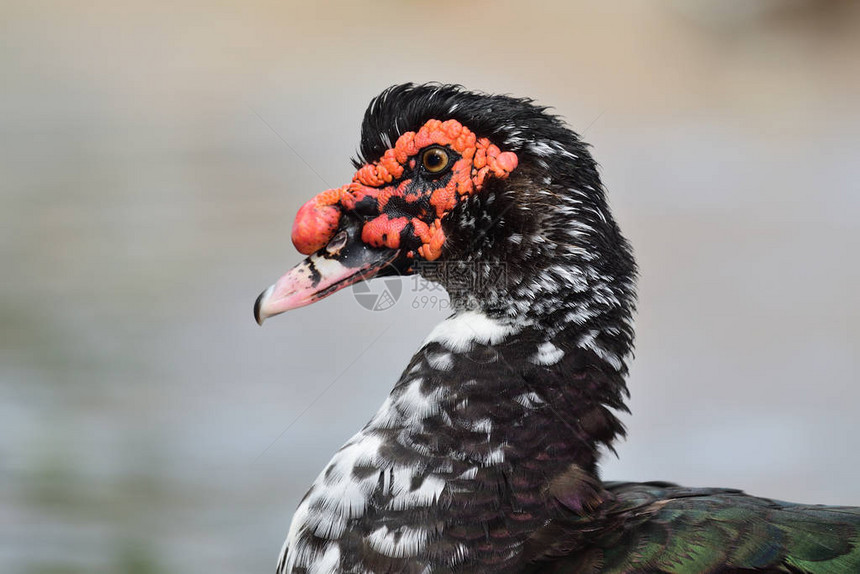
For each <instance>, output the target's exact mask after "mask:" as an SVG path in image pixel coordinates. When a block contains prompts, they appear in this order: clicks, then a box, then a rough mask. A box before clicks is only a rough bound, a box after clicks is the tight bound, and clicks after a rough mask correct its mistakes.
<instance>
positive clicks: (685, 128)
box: [0, 0, 860, 574]
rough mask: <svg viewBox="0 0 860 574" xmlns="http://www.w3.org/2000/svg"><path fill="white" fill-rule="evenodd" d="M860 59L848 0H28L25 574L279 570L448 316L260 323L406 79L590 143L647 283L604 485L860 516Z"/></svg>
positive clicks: (19, 410)
mask: <svg viewBox="0 0 860 574" xmlns="http://www.w3.org/2000/svg"><path fill="white" fill-rule="evenodd" d="M858 56H860V5H858V3H855V2H851V1H848V0H846V1H840V0H806V1H804V0H770V1H766V0H731V1H727V0H659V1H645V0H639V1H625V2H614V1H611V2H603V3H597V2H571V1H569V0H564V1H562V0H559V1H556V2H509V1H493V2H489V1H457V2H455V1H449V0H437V1H435V2H414V1H402V0H401V1H393V0H387V1H379V2H373V3H370V2H367V3H331V2H316V3H311V2H293V1H291V0H279V1H270V2H259V1H246V2H238V1H227V0H222V1H208V2H207V1H200V2H195V1H180V2H176V3H174V4H173V5H172V6H171V7H165V5H163V4H161V3H153V2H142V1H140V2H139V1H136V0H125V1H122V2H108V1H103V0H95V1H89V2H64V1H59V2H57V1H52V2H44V1H40V0H26V1H20V0H12V1H11V2H10V1H8V0H7V1H6V2H3V4H2V7H0V78H2V79H1V80H0V85H2V88H0V110H2V113H0V201H2V208H0V237H2V240H0V253H2V270H3V271H2V281H0V294H2V300H0V315H2V333H0V353H2V362H0V483H2V488H0V571H2V572H10V573H15V572H22V573H27V574H30V573H41V574H48V573H51V574H53V573H57V574H59V573H62V574H75V573H84V572H86V573H107V572H128V573H133V574H138V573H167V572H182V573H191V574H194V573H204V572H205V573H214V572H225V573H227V572H272V571H273V569H274V564H275V559H276V557H277V554H278V550H279V548H280V546H281V543H282V541H283V538H284V535H285V533H286V530H287V527H288V524H289V520H290V517H291V515H292V512H293V509H294V508H295V506H296V504H297V503H298V500H299V498H300V497H301V495H302V494H303V493H304V492H305V490H306V488H307V487H308V485H309V484H310V482H311V481H312V480H313V478H314V477H315V476H316V474H317V473H318V472H319V470H320V469H321V468H322V467H323V465H324V464H325V463H326V461H327V460H328V459H329V458H330V456H331V455H332V453H333V452H334V451H335V450H336V449H337V448H338V447H339V446H340V445H341V444H342V443H343V442H344V441H345V440H346V439H347V438H348V437H349V436H351V435H352V434H353V433H354V432H355V431H356V430H358V429H359V428H360V427H361V426H362V425H363V424H364V423H365V422H366V421H367V420H368V419H369V418H370V416H371V415H372V413H373V412H374V411H375V409H376V408H377V406H378V405H379V404H381V402H382V401H383V399H384V397H385V396H386V394H387V393H388V390H389V389H390V387H391V386H392V384H393V383H394V381H395V380H396V378H397V377H398V375H399V374H400V371H401V370H402V368H403V367H404V366H405V364H406V362H407V361H408V359H409V357H410V356H411V354H412V353H413V351H414V350H416V349H417V347H418V345H419V344H420V341H421V340H422V339H423V337H424V336H425V335H426V334H427V332H428V331H429V330H430V328H431V327H432V325H434V324H435V323H436V322H438V321H439V320H441V319H442V318H443V317H444V316H445V315H446V314H447V312H446V311H445V310H444V309H440V308H439V306H438V305H437V306H435V307H433V308H423V309H419V310H416V309H413V308H412V307H413V304H412V302H413V301H414V297H415V293H413V292H411V291H410V283H408V281H407V282H405V283H404V289H403V293H402V295H401V298H400V299H399V300H398V302H397V304H396V305H394V306H392V307H391V308H390V309H388V310H386V311H378V312H371V311H368V310H367V309H365V308H364V307H363V306H362V305H360V304H358V303H357V301H356V299H355V297H354V295H353V294H352V293H350V291H349V290H345V291H343V292H341V293H338V294H337V295H335V296H333V297H331V298H330V299H327V300H326V301H325V302H323V303H320V304H317V305H314V306H312V307H308V308H304V309H301V310H297V311H294V312H292V313H291V314H289V315H286V316H283V317H278V318H277V319H274V320H272V321H271V322H269V323H267V324H266V326H265V328H262V329H261V328H259V327H258V326H257V325H256V324H255V323H254V321H253V319H252V313H251V310H252V305H253V302H254V299H255V297H256V296H257V294H258V293H259V292H260V291H261V290H262V289H263V288H265V287H266V286H268V285H269V284H270V283H271V282H272V281H274V280H275V279H276V278H277V277H278V276H280V274H281V273H283V272H284V271H285V270H286V269H287V268H288V267H290V266H291V265H292V264H294V263H295V262H297V261H298V260H299V256H298V254H297V253H296V252H295V250H294V249H293V247H292V245H291V243H290V241H289V233H290V226H291V223H292V219H293V216H294V214H295V212H296V210H297V209H298V207H299V206H300V205H301V204H302V203H303V202H304V201H305V200H307V199H308V198H310V197H311V196H312V195H313V194H315V193H317V192H318V191H321V190H323V189H326V188H329V187H334V186H337V185H341V184H342V183H345V182H347V181H349V178H350V177H351V174H352V169H351V167H350V164H349V161H348V160H349V158H350V157H351V155H352V154H353V152H354V150H355V148H356V146H357V144H358V136H359V130H358V128H359V124H360V121H361V116H362V113H363V111H364V108H365V106H366V105H367V103H368V101H369V100H370V98H371V97H373V96H374V95H375V94H377V93H378V92H379V91H381V90H382V89H383V88H385V87H387V86H389V85H391V84H394V83H399V82H403V81H415V82H423V81H429V80H441V81H445V82H458V83H462V84H464V85H466V86H467V87H469V88H473V89H481V90H486V91H493V92H507V93H511V94H515V95H519V96H531V97H533V98H536V99H537V100H538V102H540V103H542V104H545V105H551V106H554V107H555V110H556V111H557V113H559V114H561V115H563V116H564V117H566V118H567V120H568V121H569V123H570V124H571V126H573V128H574V129H575V130H577V131H578V132H580V133H581V134H583V136H584V138H585V139H586V140H587V141H589V142H591V143H592V144H593V145H594V154H595V156H596V158H597V159H598V161H599V162H600V163H601V166H602V173H603V175H604V178H605V182H606V185H607V187H608V189H609V193H610V197H611V202H612V206H613V209H614V212H615V214H616V216H617V218H618V219H619V221H620V223H621V225H622V227H623V229H624V230H625V232H626V234H627V235H628V237H629V238H630V239H631V241H632V242H633V244H634V246H635V248H636V253H637V255H638V259H639V263H640V266H641V271H642V277H641V283H640V285H641V286H640V311H639V315H638V345H637V359H636V361H635V363H634V364H633V368H632V372H631V380H630V389H631V392H632V400H631V408H632V411H633V415H632V416H625V417H624V420H625V421H626V423H627V425H628V427H629V436H630V438H629V440H627V441H626V442H624V443H622V444H621V445H620V448H619V455H620V458H619V459H615V458H614V457H612V456H609V457H607V460H606V464H605V467H604V468H605V476H606V477H607V478H610V479H630V480H648V479H664V480H672V481H676V482H682V483H686V484H689V485H698V486H732V487H739V488H743V489H746V490H747V491H749V492H751V493H754V494H761V495H767V496H770V497H774V498H783V499H790V500H797V501H801V502H817V503H830V504H854V505H860V438H858V431H860V422H858V415H857V412H858V399H860V387H858V383H860V353H858V351H860V269H858V266H857V259H858V258H857V251H858V249H860V226H858V218H860V161H858V152H860V144H858V135H860V106H858V96H860V66H858Z"/></svg>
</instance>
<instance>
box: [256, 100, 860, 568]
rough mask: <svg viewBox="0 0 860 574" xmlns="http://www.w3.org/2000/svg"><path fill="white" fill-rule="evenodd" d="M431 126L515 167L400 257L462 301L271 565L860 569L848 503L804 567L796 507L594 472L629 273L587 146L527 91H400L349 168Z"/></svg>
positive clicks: (368, 122)
mask: <svg viewBox="0 0 860 574" xmlns="http://www.w3.org/2000/svg"><path fill="white" fill-rule="evenodd" d="M431 119H438V120H443V121H444V120H448V119H455V120H457V121H459V122H460V123H462V124H463V125H464V126H467V127H468V128H469V129H471V130H472V131H473V132H474V133H475V134H477V136H478V137H486V138H489V140H490V141H492V142H495V143H496V144H497V145H498V146H499V148H501V149H502V150H503V151H511V152H513V153H515V154H516V155H517V157H518V158H519V165H518V167H517V169H516V170H514V171H513V173H511V175H510V177H508V178H507V179H496V180H492V179H491V180H489V181H488V183H487V185H486V186H485V187H484V189H483V190H482V191H481V193H479V194H475V195H473V196H470V197H466V198H463V200H462V201H461V202H460V203H459V204H458V205H457V206H456V207H455V208H454V209H453V211H452V212H451V213H449V214H448V215H447V217H446V219H445V220H444V222H443V226H444V229H445V235H446V237H447V241H446V243H445V246H444V251H443V256H442V257H441V258H439V259H438V260H436V261H423V262H420V261H418V262H411V263H410V267H409V269H410V271H411V272H415V273H421V274H422V275H424V276H425V277H427V278H428V279H431V280H436V281H439V282H441V283H442V285H443V286H444V287H445V288H446V289H447V290H448V292H449V293H450V295H451V300H452V304H453V307H454V309H455V313H454V315H452V316H451V317H450V318H449V319H447V320H446V321H444V322H443V323H441V324H440V325H439V326H438V327H436V329H434V330H433V331H432V332H431V333H430V335H429V336H428V337H427V339H426V341H425V342H424V344H423V345H422V347H421V348H420V350H419V351H418V352H417V353H416V354H415V356H414V357H413V359H412V361H411V362H410V363H409V365H408V366H407V367H406V370H405V371H404V373H403V375H402V376H401V377H400V379H399V380H398V381H397V382H396V384H395V385H394V388H393V390H392V391H391V394H390V396H389V397H388V399H387V400H386V401H385V403H384V404H383V405H382V407H381V408H380V409H379V411H378V412H377V413H376V414H375V415H374V416H373V418H372V419H371V420H370V422H368V423H367V425H366V426H365V427H364V428H363V429H362V430H361V431H360V432H359V433H358V434H356V435H355V436H354V437H353V438H352V439H350V440H349V441H348V442H347V444H346V445H345V446H344V447H343V448H342V449H341V450H339V451H338V452H337V453H336V454H335V456H334V458H333V459H332V461H331V462H330V463H329V464H328V466H327V467H326V468H325V469H324V470H323V471H322V473H321V474H320V475H319V477H318V478H317V479H316V481H315V482H314V483H313V485H312V486H311V488H310V490H309V491H308V493H307V495H306V496H305V498H304V499H303V500H302V502H301V504H300V506H299V508H298V510H297V511H296V513H295V515H294V517H293V521H292V525H291V527H290V531H289V535H288V537H287V540H286V542H285V544H284V547H283V549H282V552H281V555H280V559H279V561H278V566H277V570H278V572H279V573H293V572H296V573H309V574H324V573H329V572H374V573H382V572H407V573H424V572H484V571H492V572H497V573H504V572H538V571H541V572H544V571H545V572H604V571H605V572H724V571H738V572H742V571H750V572H751V571H753V570H756V571H773V572H806V571H810V572H819V571H820V572H848V571H860V556H858V551H857V550H856V548H857V542H858V540H857V530H858V525H860V515H858V511H857V510H856V509H826V508H815V509H813V510H814V511H815V512H816V513H817V514H816V515H815V517H814V521H816V524H826V525H829V526H828V527H829V528H832V529H837V530H839V532H841V533H842V535H844V536H843V538H844V539H842V542H840V544H841V545H839V547H838V548H835V547H833V546H834V545H833V544H829V546H828V545H827V544H825V546H828V548H823V549H822V548H818V547H817V546H816V545H815V543H814V541H809V540H807V539H804V540H807V542H808V543H809V545H810V548H811V547H814V548H812V550H810V548H807V547H804V548H805V550H803V551H808V552H807V554H809V555H810V556H812V558H811V560H812V559H814V560H818V561H819V562H820V563H821V564H825V565H827V564H830V566H831V567H833V568H835V569H826V568H825V569H822V570H816V569H806V566H805V562H803V560H806V559H807V558H808V557H807V558H797V559H795V558H792V556H793V555H791V554H789V552H790V551H791V549H792V548H793V546H792V544H791V543H790V542H792V541H794V542H797V540H796V539H797V536H795V534H796V533H797V532H799V531H801V530H803V528H802V527H797V524H798V523H803V521H804V520H805V519H806V518H805V517H808V516H812V515H811V514H803V512H804V511H805V510H804V509H803V508H801V507H793V506H791V507H790V506H788V505H784V503H775V502H772V501H766V500H764V499H754V498H751V497H748V496H745V495H743V494H742V493H739V492H737V491H729V490H715V489H709V490H695V489H683V488H680V487H673V486H672V485H667V484H663V483H650V484H644V485H629V484H604V483H602V482H601V481H600V478H599V476H598V469H597V459H598V451H599V449H600V448H601V447H608V448H610V449H611V447H612V443H613V440H614V439H616V438H617V437H619V436H622V435H623V434H624V429H623V426H622V424H621V422H620V421H619V420H618V418H617V416H616V413H617V412H618V411H626V407H625V403H624V400H625V398H626V395H627V388H626V385H625V376H626V374H627V360H628V359H629V357H630V355H631V352H632V342H633V322H632V315H633V311H634V305H635V287H634V283H635V275H636V269H635V264H634V260H633V256H632V253H631V250H630V247H629V245H628V243H627V241H626V240H625V239H624V238H623V237H622V235H621V233H620V232H619V229H618V226H617V225H616V223H615V221H614V220H613V218H612V215H611V213H610V210H609V208H608V205H607V202H606V198H605V194H604V190H603V187H602V184H601V181H600V178H599V176H598V172H597V168H596V165H595V162H594V160H593V159H592V156H591V154H590V153H589V150H588V147H587V146H586V144H584V143H583V142H582V141H581V140H580V139H579V137H578V136H577V135H576V134H575V133H574V132H573V131H571V130H570V129H569V128H568V127H567V126H566V125H565V124H564V123H563V122H562V121H561V120H560V119H559V118H557V117H556V116H553V115H551V114H549V113H548V112H547V110H546V109H545V108H543V107H540V106H537V105H535V104H534V103H533V102H532V101H531V100H528V99H519V98H512V97H508V96H497V95H487V94H481V93H475V92H469V91H466V90H464V89H462V88H461V87H459V86H450V85H437V84H430V85H419V86H416V85H411V84H406V85H401V86H395V87H392V88H390V89H388V90H386V91H385V92H383V93H382V94H381V95H380V96H379V97H377V98H376V99H374V100H373V102H372V103H371V104H370V107H369V108H368V110H367V113H366V115H365V118H364V121H363V124H362V138H361V146H360V153H361V156H360V158H359V160H357V161H356V165H357V166H358V165H360V164H364V163H369V162H374V161H376V160H379V159H380V157H381V156H382V154H383V153H384V152H385V151H386V150H387V149H389V148H391V147H392V146H393V145H394V144H395V142H396V141H397V139H398V138H399V137H400V136H401V135H402V134H404V133H405V132H408V131H415V130H417V129H418V128H419V127H420V126H422V125H423V124H424V123H425V122H427V121H428V120H431ZM452 265H453V266H456V270H457V271H456V273H447V272H442V271H443V270H444V269H445V266H448V269H449V270H450V268H451V266H452ZM264 295H265V294H264ZM258 306H259V303H258ZM781 505H782V506H781ZM733 509H735V510H736V512H735V514H734V515H732V512H733ZM709 512H710V513H711V515H712V516H715V517H722V518H720V520H725V525H723V523H720V522H719V521H717V522H708V521H707V520H706V519H707V516H708V513H709ZM703 516H704V518H703ZM730 516H733V517H734V519H735V522H734V523H732V522H731V521H730V520H729V519H728V517H730ZM798 528H800V529H799V530H798ZM807 530H809V529H807ZM812 531H815V530H814V529H813V530H812ZM777 535H780V536H781V535H784V536H785V538H786V541H785V542H784V543H783V544H781V545H780V546H773V547H772V548H771V547H769V546H768V544H770V543H769V542H767V540H773V539H774V538H773V537H774V536H777ZM697 536H698V538H697ZM792 536H795V538H791V537H792ZM673 537H678V538H677V540H676V539H674V538H673ZM762 537H764V540H765V542H762ZM768 537H770V538H768ZM801 538H802V537H801ZM788 539H791V540H788ZM709 544H723V545H724V546H725V547H724V548H722V549H721V553H719V552H711V551H709V553H706V552H704V551H703V550H702V549H703V548H705V547H707V546H708V545H709ZM798 544H799V545H801V546H802V544H800V543H798ZM705 554H708V555H707V556H706V555H705ZM711 554H713V556H711ZM804 556H806V555H804ZM844 567H848V568H855V570H845V569H842V570H840V569H838V568H844Z"/></svg>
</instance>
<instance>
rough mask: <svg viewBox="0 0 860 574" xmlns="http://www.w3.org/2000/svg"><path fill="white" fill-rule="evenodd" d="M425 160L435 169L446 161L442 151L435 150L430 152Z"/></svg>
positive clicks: (428, 165)
mask: <svg viewBox="0 0 860 574" xmlns="http://www.w3.org/2000/svg"><path fill="white" fill-rule="evenodd" d="M424 161H425V163H426V164H427V167H428V168H430V169H435V168H437V167H439V166H441V165H442V163H443V162H444V161H445V158H444V157H442V152H440V151H438V150H435V151H431V152H430V153H428V154H427V159H425V160H424Z"/></svg>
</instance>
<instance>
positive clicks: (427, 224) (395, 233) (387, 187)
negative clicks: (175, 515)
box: [292, 120, 518, 261]
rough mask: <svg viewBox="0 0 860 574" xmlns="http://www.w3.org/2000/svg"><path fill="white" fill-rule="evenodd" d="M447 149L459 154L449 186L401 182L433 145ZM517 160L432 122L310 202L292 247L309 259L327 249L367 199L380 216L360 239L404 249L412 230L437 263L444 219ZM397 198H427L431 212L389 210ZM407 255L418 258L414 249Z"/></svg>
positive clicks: (448, 124) (455, 127) (458, 129)
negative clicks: (372, 201) (403, 241)
mask: <svg viewBox="0 0 860 574" xmlns="http://www.w3.org/2000/svg"><path fill="white" fill-rule="evenodd" d="M432 145H438V146H444V147H447V148H449V149H451V150H453V151H455V152H457V153H458V154H459V155H460V159H458V160H457V161H456V162H454V165H453V166H451V167H450V172H451V174H450V179H449V180H448V183H447V184H446V185H445V187H441V188H438V189H432V190H429V189H428V190H416V189H414V188H413V189H410V185H411V183H412V180H411V179H405V180H401V179H400V178H401V177H402V176H403V173H404V172H405V171H406V169H407V168H408V169H410V170H412V169H414V167H415V165H416V162H417V160H418V156H419V155H420V153H421V152H422V150H424V149H425V148H427V147H428V146H432ZM517 163H518V159H517V156H516V154H514V153H513V152H510V151H505V152H503V151H501V150H500V149H499V148H498V147H496V146H495V145H493V144H492V143H490V141H489V140H488V139H487V138H480V139H478V138H477V137H476V136H475V134H474V133H472V131H471V130H469V128H467V127H465V126H464V125H462V124H461V123H460V122H458V121H457V120H447V121H444V122H442V121H439V120H428V121H427V123H425V124H424V125H423V126H421V128H420V129H419V130H418V131H417V132H406V133H405V134H403V135H402V136H400V137H399V138H398V139H397V143H396V144H395V146H394V147H393V148H390V149H388V150H386V151H385V153H384V154H383V155H382V158H381V159H380V160H379V161H376V162H374V163H368V164H365V165H363V166H362V167H361V168H359V170H358V171H357V172H356V173H355V176H353V178H352V183H350V184H349V185H345V186H343V187H341V188H338V189H330V190H328V191H324V192H322V193H320V194H319V195H317V196H316V197H314V198H313V199H311V200H310V201H308V202H307V203H305V204H304V205H303V206H302V207H301V209H299V212H298V214H297V215H296V221H295V223H294V225H293V236H292V237H293V244H294V245H295V246H296V249H298V250H299V251H300V252H301V253H303V254H305V255H309V254H311V253H313V252H315V251H317V250H319V249H321V248H323V247H324V246H325V245H326V244H327V243H328V242H329V241H330V240H331V238H332V237H333V236H334V234H335V232H336V231H337V228H338V224H339V223H340V218H341V216H342V214H343V213H344V212H347V211H351V210H352V209H354V208H355V206H356V204H357V203H359V202H360V201H361V200H362V199H364V198H365V197H367V196H370V197H373V198H375V199H376V205H377V212H378V214H377V215H376V217H374V218H373V219H371V220H369V221H367V222H366V223H365V224H364V228H363V229H362V233H361V239H362V241H364V242H365V243H367V244H368V245H372V246H374V247H383V246H385V247H390V248H393V249H397V248H399V247H400V242H401V237H402V234H403V232H404V230H405V229H406V227H407V226H410V225H411V231H412V232H413V234H414V235H415V236H416V237H417V238H418V239H419V240H420V241H421V246H420V247H418V249H417V254H418V255H420V256H421V257H423V258H424V259H425V260H427V261H434V260H436V259H438V258H439V256H440V255H441V254H442V246H443V245H444V244H445V233H444V232H443V231H442V219H443V218H444V217H445V216H446V215H447V214H448V213H450V211H451V210H452V209H454V208H455V207H456V206H457V204H458V203H459V202H460V201H461V200H462V199H463V198H464V197H467V196H470V195H473V194H476V193H478V192H480V191H481V189H482V188H483V186H484V183H485V182H486V180H487V178H490V177H495V178H497V179H505V178H507V177H508V176H509V175H510V174H511V172H512V171H513V170H514V169H516V167H517ZM392 197H398V198H402V200H403V201H405V202H406V203H409V204H414V203H417V202H419V201H421V200H426V203H425V204H426V205H429V206H430V209H429V210H428V209H418V211H419V215H417V216H413V217H409V216H404V215H403V213H402V212H400V211H395V210H393V209H389V210H388V211H386V207H387V206H388V204H389V201H390V200H391V198H392ZM407 256H409V257H414V256H415V252H414V251H410V252H409V253H408V254H407Z"/></svg>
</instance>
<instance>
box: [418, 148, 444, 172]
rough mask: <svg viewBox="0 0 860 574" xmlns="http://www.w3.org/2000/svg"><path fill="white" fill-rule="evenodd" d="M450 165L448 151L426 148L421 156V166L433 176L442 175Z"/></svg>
mask: <svg viewBox="0 0 860 574" xmlns="http://www.w3.org/2000/svg"><path fill="white" fill-rule="evenodd" d="M450 163H451V158H450V157H449V156H448V151H447V150H446V149H445V148H441V147H431V148H428V149H427V150H425V151H424V153H423V154H422V156H421V165H423V166H424V169H426V170H427V171H428V172H429V173H433V174H438V173H442V172H443V171H445V169H446V168H447V167H448V165H449V164H450Z"/></svg>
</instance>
